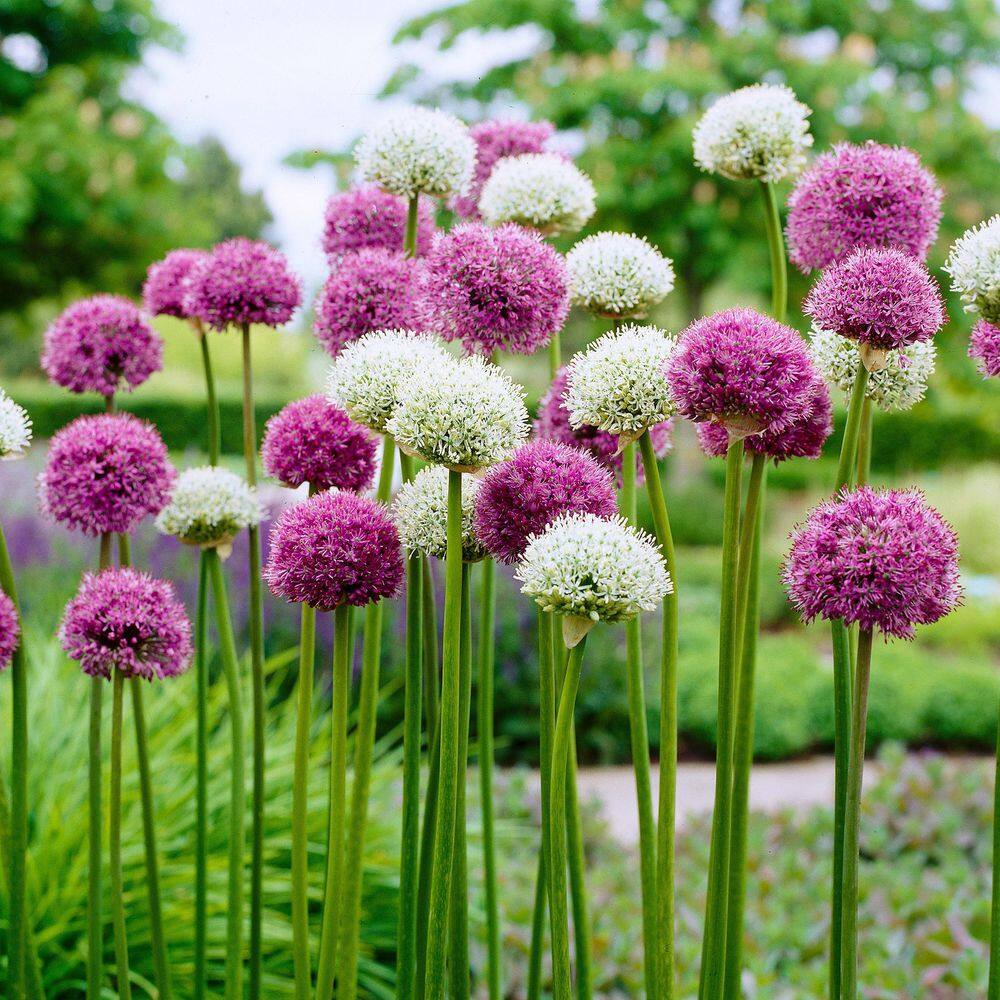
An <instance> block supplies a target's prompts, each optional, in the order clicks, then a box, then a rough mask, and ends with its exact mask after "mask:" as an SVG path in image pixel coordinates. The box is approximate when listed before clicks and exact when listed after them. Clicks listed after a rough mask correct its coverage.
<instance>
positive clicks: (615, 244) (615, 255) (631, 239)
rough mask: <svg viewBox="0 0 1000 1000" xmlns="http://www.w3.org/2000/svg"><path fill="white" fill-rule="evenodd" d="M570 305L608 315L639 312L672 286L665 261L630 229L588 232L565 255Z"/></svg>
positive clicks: (671, 273) (669, 266) (632, 315)
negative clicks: (571, 299) (568, 277)
mask: <svg viewBox="0 0 1000 1000" xmlns="http://www.w3.org/2000/svg"><path fill="white" fill-rule="evenodd" d="M566 265H567V267H568V268H569V276H570V291H571V293H572V297H573V303H574V304H575V305H580V306H583V308H584V309H587V310H589V311H590V312H592V313H595V314H596V315H598V316H605V317H609V318H619V317H630V318H638V317H642V316H645V315H646V314H647V313H648V312H649V310H650V309H651V308H652V307H653V306H655V305H656V303H657V302H660V301H662V300H663V299H664V298H666V296H667V294H668V293H669V292H670V290H671V289H672V288H673V287H674V268H673V264H672V263H671V261H670V260H669V259H668V258H667V257H664V256H663V255H662V254H661V253H660V251H659V250H657V249H656V247H654V246H653V245H652V244H650V243H649V242H647V241H646V240H645V239H643V238H642V237H641V236H636V235H635V234H633V233H594V235H593V236H587V237H585V238H584V239H582V240H580V242H579V243H577V244H576V246H574V247H573V249H572V250H570V252H569V253H568V254H567V255H566Z"/></svg>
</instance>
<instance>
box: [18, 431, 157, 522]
mask: <svg viewBox="0 0 1000 1000" xmlns="http://www.w3.org/2000/svg"><path fill="white" fill-rule="evenodd" d="M174 476H175V473H174V468H173V466H172V465H171V464H170V461H169V460H168V458H167V449H166V446H165V445H164V443H163V439H162V438H161V437H160V435H159V432H158V431H157V430H156V428H155V427H154V426H153V425H152V424H150V423H146V421H144V420H138V419H137V418H136V417H133V416H132V415H131V414H130V413H108V414H103V413H102V414H99V415H96V416H89V417H78V418H77V419H76V420H74V421H73V422H72V423H70V424H67V425H66V426H65V427H63V429H62V430H60V431H58V432H57V433H56V434H55V435H54V436H53V438H52V441H51V443H50V445H49V454H48V457H47V459H46V462H45V468H44V470H43V471H42V472H41V474H40V475H39V477H38V493H39V499H40V501H41V507H42V512H43V513H44V514H45V515H46V516H47V517H50V518H52V519H53V520H55V521H58V522H59V523H60V524H62V525H64V526H65V527H67V528H72V529H74V530H76V531H82V532H83V533H84V534H85V535H91V536H94V535H100V534H104V533H105V532H113V533H115V534H127V533H128V532H130V531H132V529H133V528H135V527H136V525H138V524H139V522H140V521H142V519H143V518H144V517H147V516H150V515H155V514H158V513H159V512H160V511H161V510H162V509H163V507H164V505H165V504H166V502H167V499H168V497H169V494H170V487H171V485H172V483H173V481H174Z"/></svg>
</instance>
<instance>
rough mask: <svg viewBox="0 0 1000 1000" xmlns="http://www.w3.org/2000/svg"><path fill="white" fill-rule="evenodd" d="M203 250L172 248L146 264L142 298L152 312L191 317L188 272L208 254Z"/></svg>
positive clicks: (161, 314)
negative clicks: (147, 268)
mask: <svg viewBox="0 0 1000 1000" xmlns="http://www.w3.org/2000/svg"><path fill="white" fill-rule="evenodd" d="M207 256H208V255H207V253H206V252H205V251H204V250H187V249H184V248H181V249H179V250H171V251H170V253H168V254H167V256H166V257H164V258H163V260H158V261H156V263H154V264H150V265H149V270H148V271H147V272H146V283H145V284H144V285H143V286H142V302H143V305H144V306H145V307H146V311H147V312H148V313H150V314H151V315H153V316H176V317H177V318H178V319H188V318H190V313H189V312H188V308H189V306H190V304H191V303H190V302H189V299H188V296H189V294H190V290H191V274H192V272H193V271H194V269H195V268H196V267H197V266H198V265H199V264H200V263H201V262H202V261H203V260H204V259H205V258H206V257H207Z"/></svg>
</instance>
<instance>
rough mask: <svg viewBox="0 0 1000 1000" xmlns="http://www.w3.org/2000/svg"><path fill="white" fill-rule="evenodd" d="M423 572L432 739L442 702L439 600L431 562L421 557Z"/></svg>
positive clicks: (426, 708)
mask: <svg viewBox="0 0 1000 1000" xmlns="http://www.w3.org/2000/svg"><path fill="white" fill-rule="evenodd" d="M420 565H421V570H422V571H423V577H424V586H423V593H422V595H421V596H422V598H423V604H424V610H423V626H422V627H423V649H424V715H425V717H426V720H427V722H426V725H427V734H428V737H430V736H431V735H432V734H434V733H437V731H438V703H439V700H440V696H441V692H440V679H439V677H438V625H437V599H436V597H435V594H434V574H433V572H432V571H431V564H430V560H429V559H427V558H426V556H421V557H420Z"/></svg>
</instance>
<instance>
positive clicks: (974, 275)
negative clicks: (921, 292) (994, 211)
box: [944, 215, 1000, 324]
mask: <svg viewBox="0 0 1000 1000" xmlns="http://www.w3.org/2000/svg"><path fill="white" fill-rule="evenodd" d="M944 269H945V271H947V272H948V274H950V275H951V287H952V291H955V292H958V294H959V295H961V297H962V301H963V302H964V303H965V308H966V310H967V311H968V312H978V313H982V316H983V318H984V319H985V320H987V321H988V322H990V323H994V324H997V323H1000V215H994V216H993V218H992V219H987V220H986V222H981V223H980V224H979V225H978V226H975V227H973V228H972V229H969V230H968V231H967V232H965V233H963V234H962V235H961V236H960V237H959V238H958V239H957V240H956V241H955V243H954V245H953V246H952V248H951V252H950V253H949V254H948V261H947V263H946V264H945V265H944Z"/></svg>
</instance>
